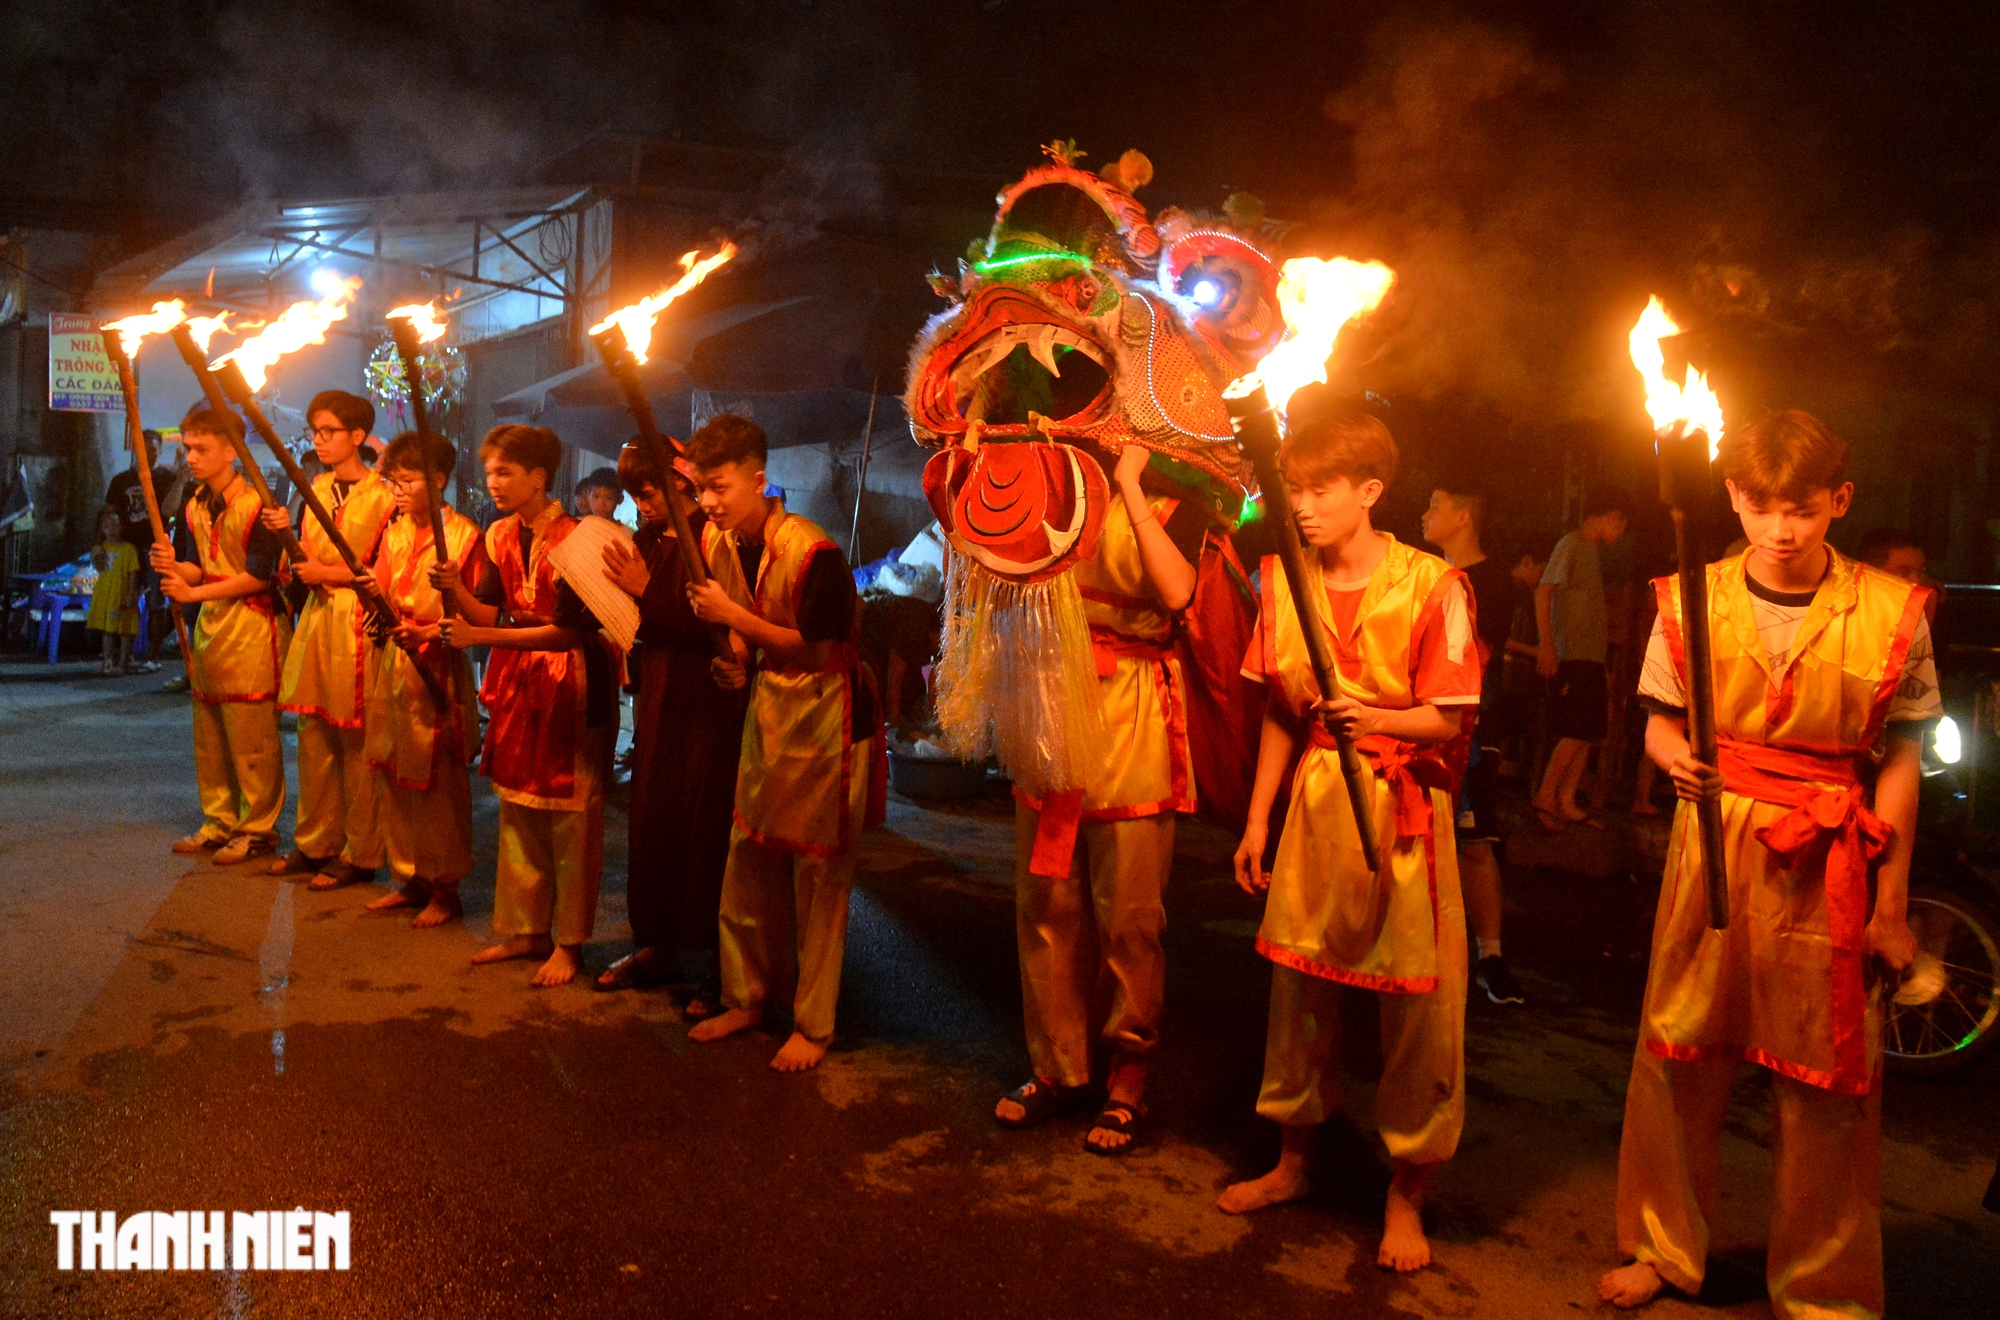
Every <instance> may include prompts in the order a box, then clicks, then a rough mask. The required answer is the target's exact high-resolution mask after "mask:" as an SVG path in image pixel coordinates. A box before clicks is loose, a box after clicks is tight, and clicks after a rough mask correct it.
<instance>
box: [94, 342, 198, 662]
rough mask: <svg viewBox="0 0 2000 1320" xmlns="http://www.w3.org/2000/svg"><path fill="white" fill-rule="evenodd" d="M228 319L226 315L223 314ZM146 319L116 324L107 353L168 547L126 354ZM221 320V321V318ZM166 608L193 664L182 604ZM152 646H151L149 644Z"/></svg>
mask: <svg viewBox="0 0 2000 1320" xmlns="http://www.w3.org/2000/svg"><path fill="white" fill-rule="evenodd" d="M162 307H168V308H171V309H172V311H170V312H169V313H168V314H169V315H175V314H177V313H178V311H179V307H180V305H179V304H177V303H175V304H161V305H159V306H156V307H155V309H154V312H155V315H158V314H159V312H160V310H161V308H162ZM224 315H225V316H226V315H227V313H224ZM147 319H149V318H145V317H136V316H135V317H127V318H126V320H125V321H114V322H112V323H111V324H110V325H107V326H105V327H104V329H103V332H102V333H103V335H104V352H105V355H106V356H107V357H109V358H110V359H111V365H112V366H114V367H115V368H117V370H118V387H119V388H120V389H121V390H123V391H124V394H125V421H126V425H127V426H129V427H130V428H131V432H132V435H131V443H132V456H133V462H134V464H135V465H136V466H137V467H138V469H139V493H140V494H142V495H144V496H145V497H146V518H147V521H149V522H151V523H152V525H153V539H154V540H155V541H157V542H158V543H159V544H161V545H165V544H166V543H167V520H166V519H165V518H164V517H162V516H161V514H160V495H159V492H158V491H156V490H154V489H153V456H152V455H151V454H149V453H147V452H146V433H145V430H144V428H143V426H142V424H141V423H140V421H139V383H138V381H137V379H136V378H134V376H133V375H132V358H131V355H130V354H129V353H127V352H126V348H125V346H126V338H125V337H126V335H128V334H129V335H131V336H132V340H131V343H132V346H133V347H134V348H137V347H138V345H139V341H140V340H141V339H143V338H144V337H145V332H144V331H143V330H141V329H139V328H138V327H136V326H130V325H129V323H130V322H135V321H144V320H147ZM218 319H220V318H218ZM167 608H168V609H169V610H171V611H172V612H173V616H174V633H175V635H176V636H178V637H179V638H180V643H181V659H182V660H183V661H184V662H186V663H188V664H193V663H194V648H193V647H191V646H190V645H189V644H188V630H187V616H186V615H185V614H183V613H182V611H181V603H180V602H179V601H177V600H169V601H168V602H167ZM149 644H150V643H149Z"/></svg>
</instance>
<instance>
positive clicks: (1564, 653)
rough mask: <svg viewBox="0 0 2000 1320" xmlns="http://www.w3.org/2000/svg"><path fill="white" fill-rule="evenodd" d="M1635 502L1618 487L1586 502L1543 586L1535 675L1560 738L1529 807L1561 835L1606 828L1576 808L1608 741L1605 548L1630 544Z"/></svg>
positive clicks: (1598, 492)
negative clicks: (1598, 748) (1599, 749)
mask: <svg viewBox="0 0 2000 1320" xmlns="http://www.w3.org/2000/svg"><path fill="white" fill-rule="evenodd" d="M1630 512H1631V501H1630V499H1629V498H1628V497H1627V496H1626V494H1625V492H1624V491H1622V490H1620V489H1619V488H1618V487H1616V486H1603V487H1599V488H1598V489H1595V490H1593V491H1591V492H1590V493H1589V494H1588V495H1587V496H1585V497H1584V501H1583V522H1582V523H1581V524H1579V525H1578V527H1577V529H1576V530H1575V531H1573V532H1571V533H1570V534H1569V535H1567V536H1565V537H1563V539H1562V540H1560V541H1558V542H1556V548H1555V552H1554V553H1553V554H1551V555H1550V556H1549V563H1548V567H1547V568H1545V569H1543V570H1542V581H1541V585H1540V586H1539V587H1537V588H1536V589H1535V628H1536V632H1537V633H1538V634H1539V637H1540V649H1539V651H1538V652H1537V654H1536V657H1535V672H1536V673H1537V674H1539V675H1541V676H1542V677H1543V678H1544V679H1547V680H1550V686H1549V709H1550V713H1551V715H1552V716H1553V721H1552V722H1553V724H1554V727H1555V734H1556V745H1555V750H1554V751H1552V752H1550V753H1549V764H1548V768H1547V769H1546V770H1544V771H1543V772H1542V787H1541V790H1540V791H1539V792H1537V793H1536V794H1535V796H1534V798H1533V799H1532V800H1531V802H1530V803H1529V805H1530V806H1532V807H1534V809H1535V819H1536V820H1538V821H1540V822H1541V824H1542V828H1543V829H1546V830H1549V831H1551V832H1557V831H1560V830H1563V829H1565V828H1567V827H1568V826H1570V825H1571V824H1574V823H1577V822H1582V823H1585V824H1588V825H1590V826H1591V828H1593V829H1602V828H1604V826H1603V822H1601V821H1597V820H1593V819H1592V818H1591V815H1590V813H1589V812H1587V811H1585V810H1584V809H1583V808H1581V807H1579V806H1577V805H1576V790H1577V787H1578V786H1579V785H1580V784H1581V783H1582V782H1583V771H1584V766H1585V764H1586V763H1587V762H1588V761H1589V760H1590V749H1591V748H1592V747H1593V746H1595V745H1596V744H1597V743H1600V742H1602V741H1603V740H1604V733H1605V722H1606V720H1607V719H1608V711H1609V701H1610V691H1609V689H1608V688H1607V687H1606V681H1607V680H1606V676H1605V668H1604V660H1605V656H1606V654H1607V652H1608V650H1609V647H1610V644H1611V640H1610V637H1611V619H1610V615H1609V614H1608V613H1607V611H1606V609H1605V605H1604V570H1603V565H1602V563H1601V562H1600V560H1599V557H1598V551H1599V550H1601V549H1602V548H1603V547H1605V546H1607V545H1611V544H1613V543H1615V542H1617V541H1618V540H1620V539H1622V538H1623V537H1624V535H1625V527H1626V522H1627V520H1628V517H1629V515H1630Z"/></svg>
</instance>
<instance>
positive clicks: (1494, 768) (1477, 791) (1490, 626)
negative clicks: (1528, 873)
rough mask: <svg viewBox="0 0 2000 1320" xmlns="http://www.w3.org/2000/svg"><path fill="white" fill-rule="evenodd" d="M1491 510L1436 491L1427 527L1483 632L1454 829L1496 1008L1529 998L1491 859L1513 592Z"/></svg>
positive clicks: (1470, 496)
mask: <svg viewBox="0 0 2000 1320" xmlns="http://www.w3.org/2000/svg"><path fill="white" fill-rule="evenodd" d="M1486 505H1487V494H1486V490H1485V488H1484V487H1482V486H1480V485H1478V484H1477V483H1476V482H1468V481H1460V482H1456V483H1451V484H1447V485H1443V486H1439V487H1438V488H1437V489H1436V490H1434V491H1432V492H1431V503H1430V508H1429V509H1428V510H1426V511H1425V513H1424V521H1423V530H1424V540H1426V541H1428V542H1430V543H1431V544H1432V545H1434V546H1436V547H1437V548H1438V550H1439V551H1440V552H1441V553H1442V554H1443V555H1444V557H1445V561H1446V562H1447V563H1449V564H1450V565H1451V566H1452V567H1453V568H1455V569H1457V570H1458V571H1459V572H1461V573H1463V574H1465V581H1466V585H1467V586H1468V587H1470V588H1471V590H1472V607H1473V618H1474V619H1475V620H1476V626H1477V628H1478V631H1479V649H1480V656H1481V660H1482V666H1481V673H1480V680H1479V713H1478V722H1477V723H1476V724H1475V725H1474V726H1473V737H1472V748H1471V755H1470V758H1469V760H1468V761H1467V763H1466V767H1465V784H1464V786H1463V787H1462V788H1461V790H1460V792H1459V798H1458V831H1457V834H1458V856H1459V863H1460V865H1459V878H1460V880H1461V881H1463V883H1464V888H1465V910H1466V913H1467V915H1468V916H1470V917H1471V919H1472V935H1473V939H1474V941H1475V943H1476V944H1477V946H1478V947H1477V950H1476V954H1477V956H1476V958H1475V959H1474V961H1473V964H1472V975H1473V980H1474V983H1475V984H1477V985H1478V986H1479V988H1480V989H1481V990H1483V991H1485V992H1486V997H1487V998H1488V999H1490V1000H1491V1001H1492V1002H1494V1003H1496V1004H1523V1003H1526V1002H1527V997H1526V996H1525V995H1523V994H1522V993H1521V987H1520V986H1519V985H1517V984H1515V982H1514V976H1513V973H1512V972H1510V971H1508V970H1507V960H1506V958H1505V956H1504V955H1502V953H1501V951H1500V920H1501V912H1500V909H1501V903H1500V862H1499V859H1498V858H1496V857H1495V856H1494V855H1493V845H1494V844H1496V843H1498V842H1499V841H1500V802H1499V792H1500V733H1501V730H1500V729H1499V727H1498V723H1497V721H1493V722H1492V723H1491V724H1490V725H1489V713H1490V712H1497V710H1498V709H1499V706H1500V670H1501V668H1502V666H1504V665H1505V664H1506V661H1507V636H1508V633H1509V632H1511V631H1512V628H1513V622H1514V595H1515V589H1514V578H1513V575H1512V574H1510V573H1509V572H1508V571H1507V568H1506V566H1505V565H1503V564H1501V563H1500V562H1499V561H1498V560H1495V559H1488V558H1487V557H1486V551H1485V550H1484V549H1483V548H1481V545H1480V534H1481V533H1482V532H1483V531H1484V530H1485V525H1486Z"/></svg>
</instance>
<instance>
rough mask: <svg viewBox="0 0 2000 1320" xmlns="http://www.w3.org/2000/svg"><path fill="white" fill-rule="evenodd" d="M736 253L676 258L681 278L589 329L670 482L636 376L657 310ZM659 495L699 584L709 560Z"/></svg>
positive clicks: (722, 648) (670, 497) (670, 469)
mask: <svg viewBox="0 0 2000 1320" xmlns="http://www.w3.org/2000/svg"><path fill="white" fill-rule="evenodd" d="M735 255H736V245H735V244H734V243H724V244H723V245H722V247H721V249H720V250H719V251H717V252H716V253H715V254H714V255H713V256H710V257H705V258H701V259H700V260H697V259H696V254H695V253H693V252H689V253H687V254H685V255H684V256H682V257H681V262H680V264H681V272H682V273H681V277H680V279H679V280H677V281H675V283H674V284H673V285H672V286H670V287H669V288H667V289H664V290H662V291H661V292H659V293H656V294H654V295H652V296H651V297H649V298H643V299H641V300H640V301H638V302H636V303H633V304H632V305H631V306H630V307H624V308H620V309H619V310H618V311H615V312H613V313H612V314H611V315H609V316H607V317H605V318H604V319H603V320H602V321H600V322H598V323H597V324H596V325H594V326H592V327H591V328H590V337H591V339H592V340H593V341H594V342H595V343H596V344H597V351H598V352H599V353H600V354H602V355H603V358H604V367H605V370H607V371H609V372H610V373H611V378H612V379H613V380H615V381H617V382H618V387H619V389H620V390H622V391H623V392H624V394H625V407H626V408H627V409H628V410H629V411H630V412H631V414H632V420H633V421H634V422H636V423H638V426H639V448H640V451H641V452H642V453H643V454H644V455H645V456H646V465H647V466H648V467H650V468H652V470H653V471H655V472H657V473H659V474H660V480H661V481H662V482H666V483H671V482H672V481H673V474H674V471H675V468H674V463H673V452H672V447H671V446H669V444H668V442H667V439H666V437H665V436H663V435H661V434H660V427H659V424H658V423H657V422H656V421H655V420H654V419H653V405H652V402H651V401H650V400H648V399H647V398H646V390H645V387H644V386H643V385H642V384H641V383H640V380H639V365H640V364H641V363H643V362H644V361H645V360H646V352H647V349H648V347H649V345H650V344H651V342H652V337H653V324H654V322H655V321H657V320H658V319H659V315H660V312H661V311H662V310H664V309H665V308H666V306H667V304H669V303H671V302H673V301H674V300H675V299H676V298H679V297H680V296H681V295H682V294H684V293H686V292H687V291H688V290H690V289H692V288H694V287H695V285H697V284H700V283H701V282H702V281H703V280H705V279H707V278H708V275H709V272H710V271H712V270H714V269H715V268H716V267H718V266H720V265H722V264H723V263H724V262H726V261H728V260H729V259H730V258H731V257H734V256H735ZM660 495H661V496H662V498H664V499H665V500H666V503H667V513H668V516H670V517H671V518H672V519H673V524H674V540H675V541H676V542H677V543H678V545H679V551H680V557H681V569H682V571H683V572H684V573H686V575H687V580H688V581H689V582H691V583H697V584H699V583H702V582H706V581H708V579H709V576H710V574H709V571H708V561H707V560H706V559H704V558H703V557H702V553H701V547H700V546H699V545H697V544H696V543H695V539H694V529H693V528H691V527H690V526H689V525H688V520H687V515H686V514H685V513H683V512H682V511H681V506H680V503H679V501H677V500H676V499H675V498H674V493H673V491H672V490H670V489H664V488H663V489H662V490H661V491H660ZM709 634H710V636H711V638H712V639H713V640H714V643H715V653H716V654H717V655H718V656H720V657H722V658H723V659H724V660H729V661H733V660H735V658H736V651H735V648H734V647H732V646H731V645H730V643H729V630H728V629H727V628H725V627H723V626H722V625H720V624H710V625H709Z"/></svg>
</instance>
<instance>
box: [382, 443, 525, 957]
mask: <svg viewBox="0 0 2000 1320" xmlns="http://www.w3.org/2000/svg"><path fill="white" fill-rule="evenodd" d="M426 443H428V444H429V445H430V446H431V453H430V455H429V457H430V460H431V461H430V464H429V471H430V472H431V473H433V474H434V476H432V477H431V478H430V479H428V480H427V479H426V477H425V471H426V468H425V463H424V456H423V454H422V452H421V450H420V449H419V448H418V446H419V445H422V444H426ZM457 459H458V455H457V453H456V451H454V450H453V449H452V447H451V445H450V444H448V443H446V442H445V441H444V440H443V439H441V438H439V437H437V436H428V437H424V436H419V435H418V434H417V433H416V432H415V431H405V432H404V433H403V434H401V435H399V436H397V437H396V438H395V439H394V440H392V441H390V442H389V447H388V449H387V450H385V451H384V452H383V454H382V460H381V462H380V464H379V465H378V468H377V470H378V471H379V472H380V474H381V478H382V483H383V485H384V486H385V487H386V488H387V489H388V490H389V491H390V492H391V493H392V494H393V496H394V498H395V501H396V516H395V517H394V518H393V519H392V520H391V521H390V523H389V525H388V526H387V527H386V528H385V529H383V532H382V536H381V539H380V540H379V541H378V542H376V548H375V557H374V559H373V560H372V561H371V562H370V565H369V570H368V574H367V576H366V578H364V579H357V584H358V585H361V586H362V587H363V588H364V589H368V590H373V591H375V592H377V593H379V594H380V595H382V596H383V597H384V598H386V599H387V600H388V602H389V603H390V604H391V605H393V606H395V607H396V617H397V618H398V619H399V620H400V622H399V623H398V624H397V626H396V628H395V631H394V632H393V633H391V635H390V637H389V638H388V640H389V641H391V642H393V643H394V645H382V644H380V643H379V642H378V643H377V644H376V645H375V646H374V647H373V648H372V650H371V651H370V653H369V654H368V655H367V657H366V658H367V660H368V663H369V681H368V720H367V726H366V727H367V739H366V742H365V743H364V747H363V750H364V754H365V755H366V757H367V760H368V765H369V768H370V771H371V772H372V774H373V775H374V784H373V786H372V787H373V791H374V794H375V798H376V801H377V803H378V808H377V810H378V819H379V821H380V827H381V835H382V844H383V848H384V850H385V851H386V852H387V854H388V859H389V873H390V877H391V879H393V880H394V881H395V882H396V886H397V887H396V890H395V892H393V893H390V894H386V895H384V896H383V897H381V898H378V899H376V900H375V901H374V902H372V903H370V904H369V905H368V907H369V909H370V910H371V911H376V912H380V911H385V910H388V909H391V908H402V907H416V908H421V909H422V910H421V911H419V912H418V913H417V915H416V918H415V919H414V920H413V921H411V923H410V924H411V925H413V926H418V927H424V926H437V925H441V924H443V923H444V922H447V921H450V920H451V919H452V918H453V917H456V916H457V915H458V914H459V910H460V909H459V902H458V882H459V881H460V880H462V879H464V878H465V874H466V872H468V871H470V870H471V869H472V785H471V780H470V777H469V775H468V773H467V770H466V766H467V763H468V761H469V760H470V750H471V747H472V744H473V743H474V742H475V741H476V740H477V739H478V737H479V707H478V704H477V691H476V689H475V688H474V686H473V682H472V666H471V664H469V663H468V662H467V661H466V658H465V653H464V652H463V651H458V650H455V649H453V648H452V647H451V646H449V645H447V644H446V643H445V641H444V639H443V635H442V630H441V629H440V627H439V624H440V622H441V621H442V620H443V618H444V597H443V595H442V594H441V593H440V592H439V591H438V589H437V587H436V585H435V584H434V583H433V582H432V577H433V573H432V570H433V568H434V567H435V566H436V564H437V556H436V554H434V553H433V551H432V548H431V546H432V542H431V519H430V506H431V501H432V500H442V498H443V496H444V485H445V481H446V480H447V478H448V475H449V474H450V472H451V471H452V468H453V465H454V464H455V463H456V462H457ZM442 513H443V515H444V540H445V559H446V561H447V562H448V563H449V564H450V565H451V570H452V572H453V573H454V574H455V575H456V577H457V579H458V581H460V582H462V583H466V584H469V587H470V591H471V594H472V595H473V596H474V597H475V598H477V597H478V595H479V594H480V592H481V590H482V589H483V587H484V584H485V581H486V578H487V577H488V575H489V574H490V573H491V571H492V565H491V564H490V563H489V562H488V561H487V558H486V546H485V544H484V542H483V541H482V539H481V537H480V535H479V525H478V524H477V523H475V522H473V521H472V520H471V519H470V518H467V517H465V516H464V515H463V514H461V513H459V512H458V510H456V509H454V508H452V507H451V506H450V505H449V504H447V505H445V506H444V507H443V509H442ZM424 671H428V681H426V674H425V672H424ZM439 694H442V695H443V696H444V697H445V698H446V700H447V702H448V704H447V705H445V706H442V707H441V706H440V704H439V701H438V695H439Z"/></svg>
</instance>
